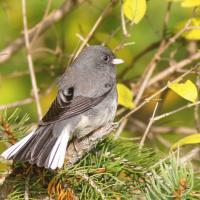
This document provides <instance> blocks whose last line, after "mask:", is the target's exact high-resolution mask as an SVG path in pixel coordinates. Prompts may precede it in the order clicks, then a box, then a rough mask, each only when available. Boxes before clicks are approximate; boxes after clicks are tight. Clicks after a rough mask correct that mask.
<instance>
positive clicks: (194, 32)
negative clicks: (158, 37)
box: [176, 18, 200, 40]
mask: <svg viewBox="0 0 200 200" xmlns="http://www.w3.org/2000/svg"><path fill="white" fill-rule="evenodd" d="M185 23H186V21H183V22H180V23H179V24H178V25H177V26H176V31H177V32H178V31H180V30H181V29H183V27H184V26H185ZM189 27H190V30H188V31H185V32H184V33H183V34H182V36H183V37H184V38H185V39H187V40H200V29H199V27H200V18H192V20H191V23H190V25H189ZM195 27H196V29H195Z"/></svg>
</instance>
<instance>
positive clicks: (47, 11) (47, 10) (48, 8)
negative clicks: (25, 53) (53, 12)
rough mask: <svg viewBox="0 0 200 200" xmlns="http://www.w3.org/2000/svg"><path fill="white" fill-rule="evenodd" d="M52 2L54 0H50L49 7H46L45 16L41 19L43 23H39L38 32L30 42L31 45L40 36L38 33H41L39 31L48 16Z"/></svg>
mask: <svg viewBox="0 0 200 200" xmlns="http://www.w3.org/2000/svg"><path fill="white" fill-rule="evenodd" d="M51 3H52V0H48V3H47V7H46V9H45V12H44V16H43V18H42V20H41V23H40V24H39V26H38V27H37V29H36V33H35V34H34V36H33V39H32V40H31V42H30V46H32V44H33V43H34V42H35V40H36V38H37V37H38V35H39V33H40V31H41V29H42V24H43V22H44V21H45V18H46V17H47V15H48V13H49V10H50V8H51Z"/></svg>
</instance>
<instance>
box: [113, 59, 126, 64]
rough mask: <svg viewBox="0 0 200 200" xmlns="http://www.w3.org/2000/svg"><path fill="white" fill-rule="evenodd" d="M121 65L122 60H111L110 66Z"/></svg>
mask: <svg viewBox="0 0 200 200" xmlns="http://www.w3.org/2000/svg"><path fill="white" fill-rule="evenodd" d="M122 63H124V61H123V60H122V59H119V58H114V59H113V60H112V64H114V65H119V64H122Z"/></svg>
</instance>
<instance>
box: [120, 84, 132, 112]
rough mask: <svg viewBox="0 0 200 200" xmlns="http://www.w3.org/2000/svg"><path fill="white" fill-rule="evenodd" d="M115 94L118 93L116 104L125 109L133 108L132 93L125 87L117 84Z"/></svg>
mask: <svg viewBox="0 0 200 200" xmlns="http://www.w3.org/2000/svg"><path fill="white" fill-rule="evenodd" d="M117 93H118V104H119V105H122V106H124V107H126V108H129V109H132V108H134V103H133V92H132V90H130V89H129V88H128V87H126V86H125V85H123V84H121V83H118V84H117Z"/></svg>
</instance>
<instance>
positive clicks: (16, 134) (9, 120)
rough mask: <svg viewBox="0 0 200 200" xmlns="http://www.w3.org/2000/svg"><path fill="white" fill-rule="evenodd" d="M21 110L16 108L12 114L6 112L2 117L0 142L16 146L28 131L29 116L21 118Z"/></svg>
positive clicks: (25, 115)
mask: <svg viewBox="0 0 200 200" xmlns="http://www.w3.org/2000/svg"><path fill="white" fill-rule="evenodd" d="M20 112H21V111H20V109H19V108H16V109H15V110H14V111H13V112H12V113H11V114H9V113H8V111H7V110H5V111H4V112H3V113H2V115H1V117H0V142H6V141H7V142H9V143H11V144H14V143H15V142H16V141H17V140H18V139H20V138H22V137H23V136H24V134H25V133H26V132H27V131H28V129H29V127H30V126H29V125H27V122H28V120H29V116H28V114H24V115H23V116H20Z"/></svg>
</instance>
